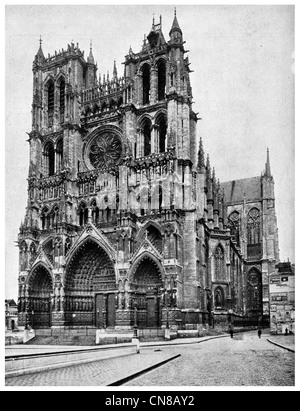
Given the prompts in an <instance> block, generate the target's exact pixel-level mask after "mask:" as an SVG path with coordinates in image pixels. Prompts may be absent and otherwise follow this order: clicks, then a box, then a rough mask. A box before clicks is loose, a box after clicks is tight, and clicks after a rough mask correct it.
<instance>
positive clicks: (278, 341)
mask: <svg viewBox="0 0 300 411" xmlns="http://www.w3.org/2000/svg"><path fill="white" fill-rule="evenodd" d="M268 341H269V342H270V343H272V344H275V345H278V346H279V347H282V348H284V349H286V350H290V351H292V352H295V335H270V337H269V338H268Z"/></svg>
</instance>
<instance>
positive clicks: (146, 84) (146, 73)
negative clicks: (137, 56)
mask: <svg viewBox="0 0 300 411" xmlns="http://www.w3.org/2000/svg"><path fill="white" fill-rule="evenodd" d="M142 79H143V105H145V104H149V103H150V67H149V65H148V64H144V65H143V68H142Z"/></svg>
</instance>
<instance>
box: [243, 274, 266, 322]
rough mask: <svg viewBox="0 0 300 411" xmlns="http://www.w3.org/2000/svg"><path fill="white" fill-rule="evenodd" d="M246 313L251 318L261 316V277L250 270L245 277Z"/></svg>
mask: <svg viewBox="0 0 300 411" xmlns="http://www.w3.org/2000/svg"><path fill="white" fill-rule="evenodd" d="M246 293H247V313H248V314H249V315H251V316H257V317H260V316H261V315H262V310H263V304H262V275H261V273H260V272H259V271H258V270H256V269H255V268H252V269H251V270H250V271H249V273H248V276H247V290H246Z"/></svg>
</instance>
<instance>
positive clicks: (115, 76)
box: [113, 60, 118, 79]
mask: <svg viewBox="0 0 300 411" xmlns="http://www.w3.org/2000/svg"><path fill="white" fill-rule="evenodd" d="M113 78H115V79H116V78H118V72H117V66H116V60H114V69H113Z"/></svg>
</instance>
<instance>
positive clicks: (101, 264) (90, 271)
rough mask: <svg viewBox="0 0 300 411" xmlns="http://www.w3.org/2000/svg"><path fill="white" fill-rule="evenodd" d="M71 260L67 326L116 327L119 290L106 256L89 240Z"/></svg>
mask: <svg viewBox="0 0 300 411" xmlns="http://www.w3.org/2000/svg"><path fill="white" fill-rule="evenodd" d="M70 258H71V260H70V262H69V264H68V267H67V271H66V285H65V317H66V323H67V324H68V325H81V326H87V325H95V326H97V327H98V328H103V327H104V328H106V327H114V326H115V308H116V296H115V293H116V291H117V286H116V277H115V271H114V266H113V263H112V261H111V259H110V257H109V256H108V254H107V252H106V251H105V250H104V249H103V248H102V247H101V246H100V245H99V244H97V243H96V242H95V241H94V240H92V239H88V240H87V241H85V242H84V243H83V244H82V245H81V246H80V247H79V248H78V249H77V251H76V252H75V254H73V255H72V256H71V257H70Z"/></svg>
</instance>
